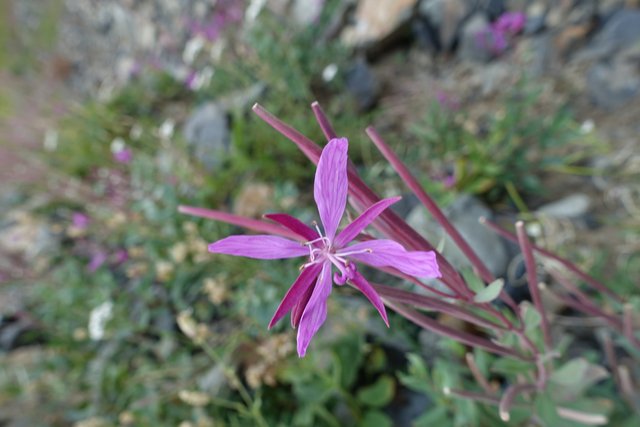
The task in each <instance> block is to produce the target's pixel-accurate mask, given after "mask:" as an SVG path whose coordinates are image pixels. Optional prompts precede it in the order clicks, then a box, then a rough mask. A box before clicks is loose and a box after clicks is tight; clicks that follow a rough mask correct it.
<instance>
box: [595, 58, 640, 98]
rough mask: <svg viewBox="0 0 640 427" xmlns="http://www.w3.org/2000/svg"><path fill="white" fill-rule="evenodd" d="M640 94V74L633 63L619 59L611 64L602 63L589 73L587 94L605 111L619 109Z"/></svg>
mask: <svg viewBox="0 0 640 427" xmlns="http://www.w3.org/2000/svg"><path fill="white" fill-rule="evenodd" d="M638 92H640V72H639V70H638V67H637V65H636V64H634V62H633V61H627V60H625V59H624V58H623V57H618V58H617V59H616V60H614V61H613V62H611V63H606V62H600V63H597V64H595V65H593V66H592V67H591V69H589V71H588V73H587V93H588V95H589V97H590V99H591V101H592V102H593V103H594V104H595V105H597V106H599V107H601V108H604V109H607V110H613V109H616V108H619V107H621V106H623V105H625V104H626V103H628V102H629V101H631V100H632V99H633V98H635V97H636V95H638Z"/></svg>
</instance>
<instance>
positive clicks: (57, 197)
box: [0, 0, 640, 427]
mask: <svg viewBox="0 0 640 427" xmlns="http://www.w3.org/2000/svg"><path fill="white" fill-rule="evenodd" d="M639 6H640V5H639V2H637V1H634V0H626V1H624V0H603V1H597V0H594V1H588V0H584V1H570V0H557V1H553V0H547V1H544V0H530V1H525V0H522V1H516V0H513V1H507V0H477V1H472V0H449V1H444V0H396V1H393V0H384V1H383V0H378V1H374V0H359V1H357V0H273V1H271V0H246V1H243V0H218V1H216V0H211V1H204V0H183V1H178V0H146V1H144V0H28V1H24V0H22V1H20V0H3V1H2V2H1V4H0V8H1V13H0V14H1V16H2V24H1V25H0V41H1V45H2V47H1V50H0V183H1V186H0V425H3V426H11V427H18V426H30V427H32V426H76V427H89V426H91V427H102V426H165V425H166V426H180V427H189V426H202V427H206V426H245V425H246V426H254V425H258V426H259V425H262V426H350V425H354V426H382V427H384V426H428V425H442V426H448V425H451V426H485V425H486V426H493V425H498V424H497V423H498V421H497V420H498V418H497V414H495V412H496V411H495V409H493V408H491V407H484V406H482V405H478V404H474V403H471V402H469V401H466V400H461V399H453V398H451V397H447V396H445V395H444V394H442V392H441V391H442V389H443V387H445V386H447V387H448V386H459V387H460V388H464V387H467V383H469V382H470V379H469V378H468V373H467V368H466V365H465V363H464V357H463V356H464V353H465V349H464V347H463V346H461V345H460V344H456V343H454V342H452V341H450V340H447V339H442V338H439V337H438V336H434V335H432V334H431V333H428V332H426V331H420V330H419V329H418V328H417V327H415V326H414V325H412V324H410V323H408V322H407V321H405V320H403V319H402V318H401V317H399V316H391V319H390V320H391V325H392V327H391V328H390V329H387V328H386V327H385V326H384V324H383V323H382V322H381V321H380V319H379V318H378V317H377V315H376V314H375V313H374V312H373V310H371V308H370V306H369V305H368V304H367V302H366V301H365V300H364V298H362V297H361V296H360V295H356V294H355V293H353V292H351V291H350V290H349V289H343V288H340V289H336V290H335V292H333V295H332V297H331V299H330V303H329V316H328V321H327V323H326V324H325V326H324V327H323V328H322V330H321V332H320V333H319V335H318V336H317V338H316V339H315V340H314V342H313V344H312V346H311V347H310V350H309V352H308V355H307V357H305V358H304V359H299V358H298V357H297V355H296V354H295V331H293V330H292V329H291V328H290V327H289V326H288V324H287V322H286V321H283V322H281V324H280V325H278V326H277V327H276V328H274V330H272V331H267V328H266V326H267V324H268V322H269V319H270V318H271V315H272V314H273V312H274V310H275V309H276V307H277V305H278V303H279V300H280V298H281V297H282V296H283V295H284V293H285V292H286V290H287V289H288V287H289V285H290V284H291V283H292V282H293V280H294V279H295V276H296V273H297V265H296V263H295V261H294V262H289V261H276V262H262V261H256V260H245V259H240V258H233V257H224V256H219V255H215V256H214V255H211V254H209V253H208V252H207V244H208V243H210V242H212V241H214V240H216V239H218V238H220V237H222V236H226V235H228V234H231V233H234V232H237V231H238V230H237V229H234V228H233V227H231V226H228V225H225V224H222V223H216V222H213V221H206V220H201V219H196V218H192V217H187V216H185V215H181V214H179V213H178V212H177V206H178V205H179V204H188V205H194V206H201V207H208V208H212V209H221V210H226V211H229V212H234V213H237V214H241V215H245V216H251V217H256V218H259V217H260V216H261V215H262V214H263V213H265V212H274V211H282V212H287V213H290V214H293V215H296V216H297V217H299V218H301V219H303V220H305V221H306V222H310V221H312V220H313V219H314V218H315V215H316V213H315V212H314V209H315V208H314V204H313V199H312V178H313V174H314V170H315V168H314V167H312V165H311V164H310V163H309V162H308V161H307V160H306V159H305V158H304V156H303V155H302V154H301V153H299V152H298V151H297V149H296V148H295V146H294V145H293V144H292V143H291V142H290V141H287V140H286V139H285V138H284V137H283V136H281V135H280V134H278V133H276V132H275V131H273V130H272V129H271V128H270V127H269V126H268V125H266V124H265V123H264V122H262V121H261V120H260V119H258V117H257V116H255V115H254V114H253V113H252V112H251V106H252V105H253V104H254V103H255V102H259V103H260V104H262V105H263V106H264V107H265V108H266V109H268V110H269V111H270V112H272V113H274V114H275V115H277V116H278V117H279V118H280V119H282V120H283V121H285V122H287V123H289V124H291V125H293V126H294V127H296V128H297V129H298V130H299V131H301V132H302V133H304V134H305V135H307V136H308V137H310V138H312V139H313V140H315V141H316V142H318V143H320V144H322V143H324V139H323V137H322V133H321V131H320V129H319V127H318V126H317V124H316V122H315V120H314V119H313V114H312V112H311V110H310V107H309V106H310V104H311V102H313V101H314V100H318V101H319V102H320V103H321V105H322V106H323V108H324V110H325V111H326V113H327V114H328V116H329V117H330V118H331V119H332V121H333V124H334V127H335V128H336V130H337V132H338V134H339V135H343V136H346V137H348V138H349V141H350V157H351V158H352V160H353V161H354V162H355V163H356V165H357V167H358V170H359V172H360V173H361V175H362V176H363V178H364V179H365V181H366V182H367V183H368V184H369V185H370V186H371V187H373V188H374V189H375V190H376V191H378V192H379V194H382V195H385V196H390V195H397V194H402V195H404V196H405V197H404V199H403V201H402V203H401V204H400V206H399V207H398V208H397V211H398V213H400V214H401V215H402V216H404V217H406V218H408V220H409V223H410V224H411V225H413V226H414V227H415V228H416V229H417V230H418V231H420V232H421V233H423V234H424V235H425V236H427V237H428V238H429V240H430V241H431V242H432V243H433V244H434V245H440V247H442V248H443V249H442V250H443V251H444V253H445V255H446V256H447V257H449V258H451V259H452V261H453V262H454V264H455V265H456V266H457V267H459V268H461V269H464V268H468V265H466V264H465V259H464V257H462V256H461V254H460V253H459V252H457V251H456V249H455V248H454V246H453V245H452V244H451V243H450V242H447V240H446V239H444V237H443V233H442V231H441V230H440V229H439V228H438V227H437V226H436V225H435V223H434V222H433V221H432V220H431V218H430V216H429V215H427V213H426V210H424V209H423V208H422V207H421V206H419V204H418V202H417V201H416V200H415V199H414V198H413V197H412V196H411V195H409V194H408V191H407V189H406V188H405V187H404V186H403V184H402V182H401V181H400V180H399V179H398V178H397V177H396V176H395V175H394V173H393V171H392V169H391V167H390V166H389V165H388V164H387V163H385V162H384V161H383V159H382V157H381V156H380V155H379V153H378V152H377V151H376V150H375V149H374V148H373V146H372V144H370V142H368V140H367V138H366V136H365V134H364V128H365V127H366V126H367V125H369V124H373V125H375V126H376V128H377V130H378V131H379V132H380V133H381V134H382V135H383V136H384V137H385V138H386V140H387V142H388V143H389V144H391V145H392V146H393V147H394V149H396V150H397V152H398V153H399V155H400V156H401V158H402V159H403V160H404V161H406V162H407V164H408V165H409V167H410V168H411V170H412V171H413V172H414V173H415V174H416V175H417V176H418V177H419V178H420V180H421V183H422V184H423V185H424V186H425V188H426V189H427V190H428V191H429V193H430V194H431V195H432V196H433V197H434V198H435V199H436V200H437V201H438V202H439V203H440V205H441V206H443V207H444V208H445V211H446V213H447V215H448V216H449V218H450V219H451V220H452V221H453V223H454V224H455V225H457V226H458V227H459V228H460V229H461V230H462V232H463V235H465V237H467V239H469V241H470V243H471V245H472V247H474V248H475V249H476V251H477V252H478V253H479V254H480V255H481V258H482V259H483V260H484V261H485V262H487V263H488V265H489V267H490V269H491V270H492V272H493V273H494V274H495V275H496V276H499V277H505V278H506V281H507V283H508V290H509V292H510V293H511V294H512V295H513V296H514V297H515V298H518V299H521V298H525V297H526V293H525V292H524V288H523V287H522V286H521V285H522V284H523V280H522V277H521V276H522V271H523V269H522V260H521V258H520V256H519V255H518V253H519V251H518V250H517V249H516V248H514V247H513V246H511V245H510V244H508V243H507V242H505V241H503V240H501V239H500V238H498V237H497V236H496V235H494V234H492V233H491V232H490V231H488V230H486V229H484V228H483V227H481V226H479V225H478V223H477V219H478V218H479V217H480V216H487V217H493V218H494V219H496V220H497V221H498V222H501V223H503V224H507V225H509V224H512V223H513V222H514V221H515V220H516V219H526V220H527V221H529V233H530V234H531V235H532V236H533V237H535V239H536V241H537V242H538V243H540V244H541V245H544V246H545V247H547V248H550V249H552V250H554V251H557V252H559V253H561V254H563V255H565V256H567V257H569V258H570V259H572V260H574V261H575V262H577V263H579V265H581V266H582V267H583V268H585V269H586V270H587V271H590V272H591V273H593V274H594V275H596V276H597V277H599V278H601V279H603V280H605V281H606V283H607V284H608V285H610V286H611V287H612V288H614V289H615V290H616V291H617V292H620V293H622V294H624V295H634V294H636V293H639V292H640V290H639V289H638V287H637V284H638V277H640V195H639V193H640V179H639V178H640V149H639V142H638V134H639V131H640V96H638V93H639V92H640V9H639V8H638V7H639ZM379 280H388V279H387V278H385V277H382V278H380V279H379ZM563 309H565V308H564V307H562V306H558V307H554V308H553V310H556V311H557V312H558V313H562V310H563ZM440 321H441V322H445V323H447V324H448V325H450V326H452V327H456V328H465V327H466V326H465V325H464V324H460V323H459V322H457V321H455V319H449V318H446V317H442V316H441V317H440ZM567 333H571V334H574V335H576V334H578V333H577V332H575V331H573V332H571V331H568V332H567ZM578 335H579V334H578ZM575 351H576V352H580V351H582V352H584V353H585V354H594V355H595V356H594V357H595V358H596V359H597V358H598V353H599V352H601V349H600V347H599V346H598V345H597V344H596V343H594V340H593V339H592V338H589V337H588V336H587V337H586V338H584V339H582V340H579V345H578V346H577V347H576V348H575ZM468 387H470V388H472V386H468ZM617 409H620V408H617ZM615 414H616V413H615V408H614V412H613V415H612V417H613V418H612V419H613V420H615ZM433 423H435V424H433ZM513 425H521V424H513ZM611 425H619V424H611Z"/></svg>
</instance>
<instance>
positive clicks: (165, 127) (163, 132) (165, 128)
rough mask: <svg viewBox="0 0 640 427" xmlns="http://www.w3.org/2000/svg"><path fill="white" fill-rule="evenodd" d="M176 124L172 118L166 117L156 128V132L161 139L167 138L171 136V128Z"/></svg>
mask: <svg viewBox="0 0 640 427" xmlns="http://www.w3.org/2000/svg"><path fill="white" fill-rule="evenodd" d="M175 126H176V124H175V122H174V121H173V120H171V119H167V120H165V121H164V122H163V123H162V124H161V125H160V128H159V129H158V134H159V135H160V138H162V139H169V138H171V137H172V136H173V130H174V128H175Z"/></svg>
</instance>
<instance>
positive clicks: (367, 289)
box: [350, 271, 389, 327]
mask: <svg viewBox="0 0 640 427" xmlns="http://www.w3.org/2000/svg"><path fill="white" fill-rule="evenodd" d="M350 282H351V283H352V284H353V286H355V287H356V288H358V290H359V291H360V292H362V293H363V294H364V296H366V297H367V299H368V300H369V302H371V304H373V306H374V307H375V308H376V310H378V313H380V317H382V320H384V323H386V325H387V327H388V326H389V319H388V318H387V311H386V310H385V308H384V304H383V303H382V299H380V295H378V293H377V292H376V291H375V289H373V286H371V285H370V284H369V282H367V279H365V278H364V277H363V276H362V274H360V273H358V272H357V271H356V272H355V274H354V276H353V277H352V278H351V279H350Z"/></svg>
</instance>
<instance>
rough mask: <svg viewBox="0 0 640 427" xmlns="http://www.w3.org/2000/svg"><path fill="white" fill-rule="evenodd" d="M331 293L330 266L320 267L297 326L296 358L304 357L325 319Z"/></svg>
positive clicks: (327, 264)
mask: <svg viewBox="0 0 640 427" xmlns="http://www.w3.org/2000/svg"><path fill="white" fill-rule="evenodd" d="M330 293H331V264H330V263H328V262H326V263H324V264H323V265H322V272H321V273H320V276H319V277H318V282H317V283H316V286H315V288H314V290H313V294H312V295H311V298H309V302H308V303H307V306H306V308H305V309H304V313H303V314H302V318H301V319H300V325H298V356H300V357H304V355H305V354H306V353H307V347H309V343H310V342H311V339H312V338H313V336H314V335H315V334H316V332H318V329H320V326H322V324H323V323H324V321H325V319H326V318H327V298H329V294H330Z"/></svg>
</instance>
